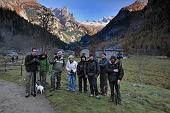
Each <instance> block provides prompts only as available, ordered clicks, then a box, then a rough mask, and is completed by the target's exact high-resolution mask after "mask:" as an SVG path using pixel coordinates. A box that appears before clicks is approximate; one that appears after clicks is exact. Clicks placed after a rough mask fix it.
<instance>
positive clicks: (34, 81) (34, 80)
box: [33, 71, 36, 95]
mask: <svg viewBox="0 0 170 113" xmlns="http://www.w3.org/2000/svg"><path fill="white" fill-rule="evenodd" d="M35 83H36V71H34V79H33V86H34V95H35V92H36V91H35Z"/></svg>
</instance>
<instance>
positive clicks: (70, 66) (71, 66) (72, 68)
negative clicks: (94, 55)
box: [66, 55, 78, 92]
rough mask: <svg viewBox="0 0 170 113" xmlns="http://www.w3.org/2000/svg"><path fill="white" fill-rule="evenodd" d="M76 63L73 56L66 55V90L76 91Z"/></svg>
mask: <svg viewBox="0 0 170 113" xmlns="http://www.w3.org/2000/svg"><path fill="white" fill-rule="evenodd" d="M77 65H78V63H77V62H76V61H75V60H74V56H73V55H70V56H69V57H68V62H67V65H66V70H67V72H68V89H67V90H68V91H73V92H75V91H76V71H77Z"/></svg>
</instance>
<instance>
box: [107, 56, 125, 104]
mask: <svg viewBox="0 0 170 113" xmlns="http://www.w3.org/2000/svg"><path fill="white" fill-rule="evenodd" d="M106 70H107V72H108V79H109V84H110V90H111V100H110V102H114V100H115V98H114V91H116V93H117V98H118V104H120V103H121V95H120V81H121V80H122V78H123V76H124V71H123V68H122V65H120V62H117V59H116V57H115V56H111V58H110V63H109V64H108V65H107V69H106Z"/></svg>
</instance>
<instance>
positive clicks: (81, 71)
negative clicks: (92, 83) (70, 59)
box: [77, 56, 87, 93]
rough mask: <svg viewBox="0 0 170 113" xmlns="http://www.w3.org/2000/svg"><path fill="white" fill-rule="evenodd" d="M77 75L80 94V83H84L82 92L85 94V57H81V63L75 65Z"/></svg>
mask: <svg viewBox="0 0 170 113" xmlns="http://www.w3.org/2000/svg"><path fill="white" fill-rule="evenodd" d="M77 75H78V82H79V91H80V92H82V82H83V83H84V92H85V93H86V92H87V76H86V56H82V57H81V61H80V62H79V63H78V65H77Z"/></svg>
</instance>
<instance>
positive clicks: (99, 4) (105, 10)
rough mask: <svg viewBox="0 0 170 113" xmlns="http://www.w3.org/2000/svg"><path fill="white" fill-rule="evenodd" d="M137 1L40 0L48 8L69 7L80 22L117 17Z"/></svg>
mask: <svg viewBox="0 0 170 113" xmlns="http://www.w3.org/2000/svg"><path fill="white" fill-rule="evenodd" d="M134 1H135V0H38V2H39V3H41V4H42V5H44V6H46V7H48V8H62V7H64V6H66V7H68V9H69V11H70V12H71V13H73V15H74V17H75V18H76V19H77V20H79V21H85V20H100V19H102V17H107V16H116V15H117V13H118V12H119V10H120V9H121V8H122V7H124V6H128V5H130V4H132V3H133V2H134Z"/></svg>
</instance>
